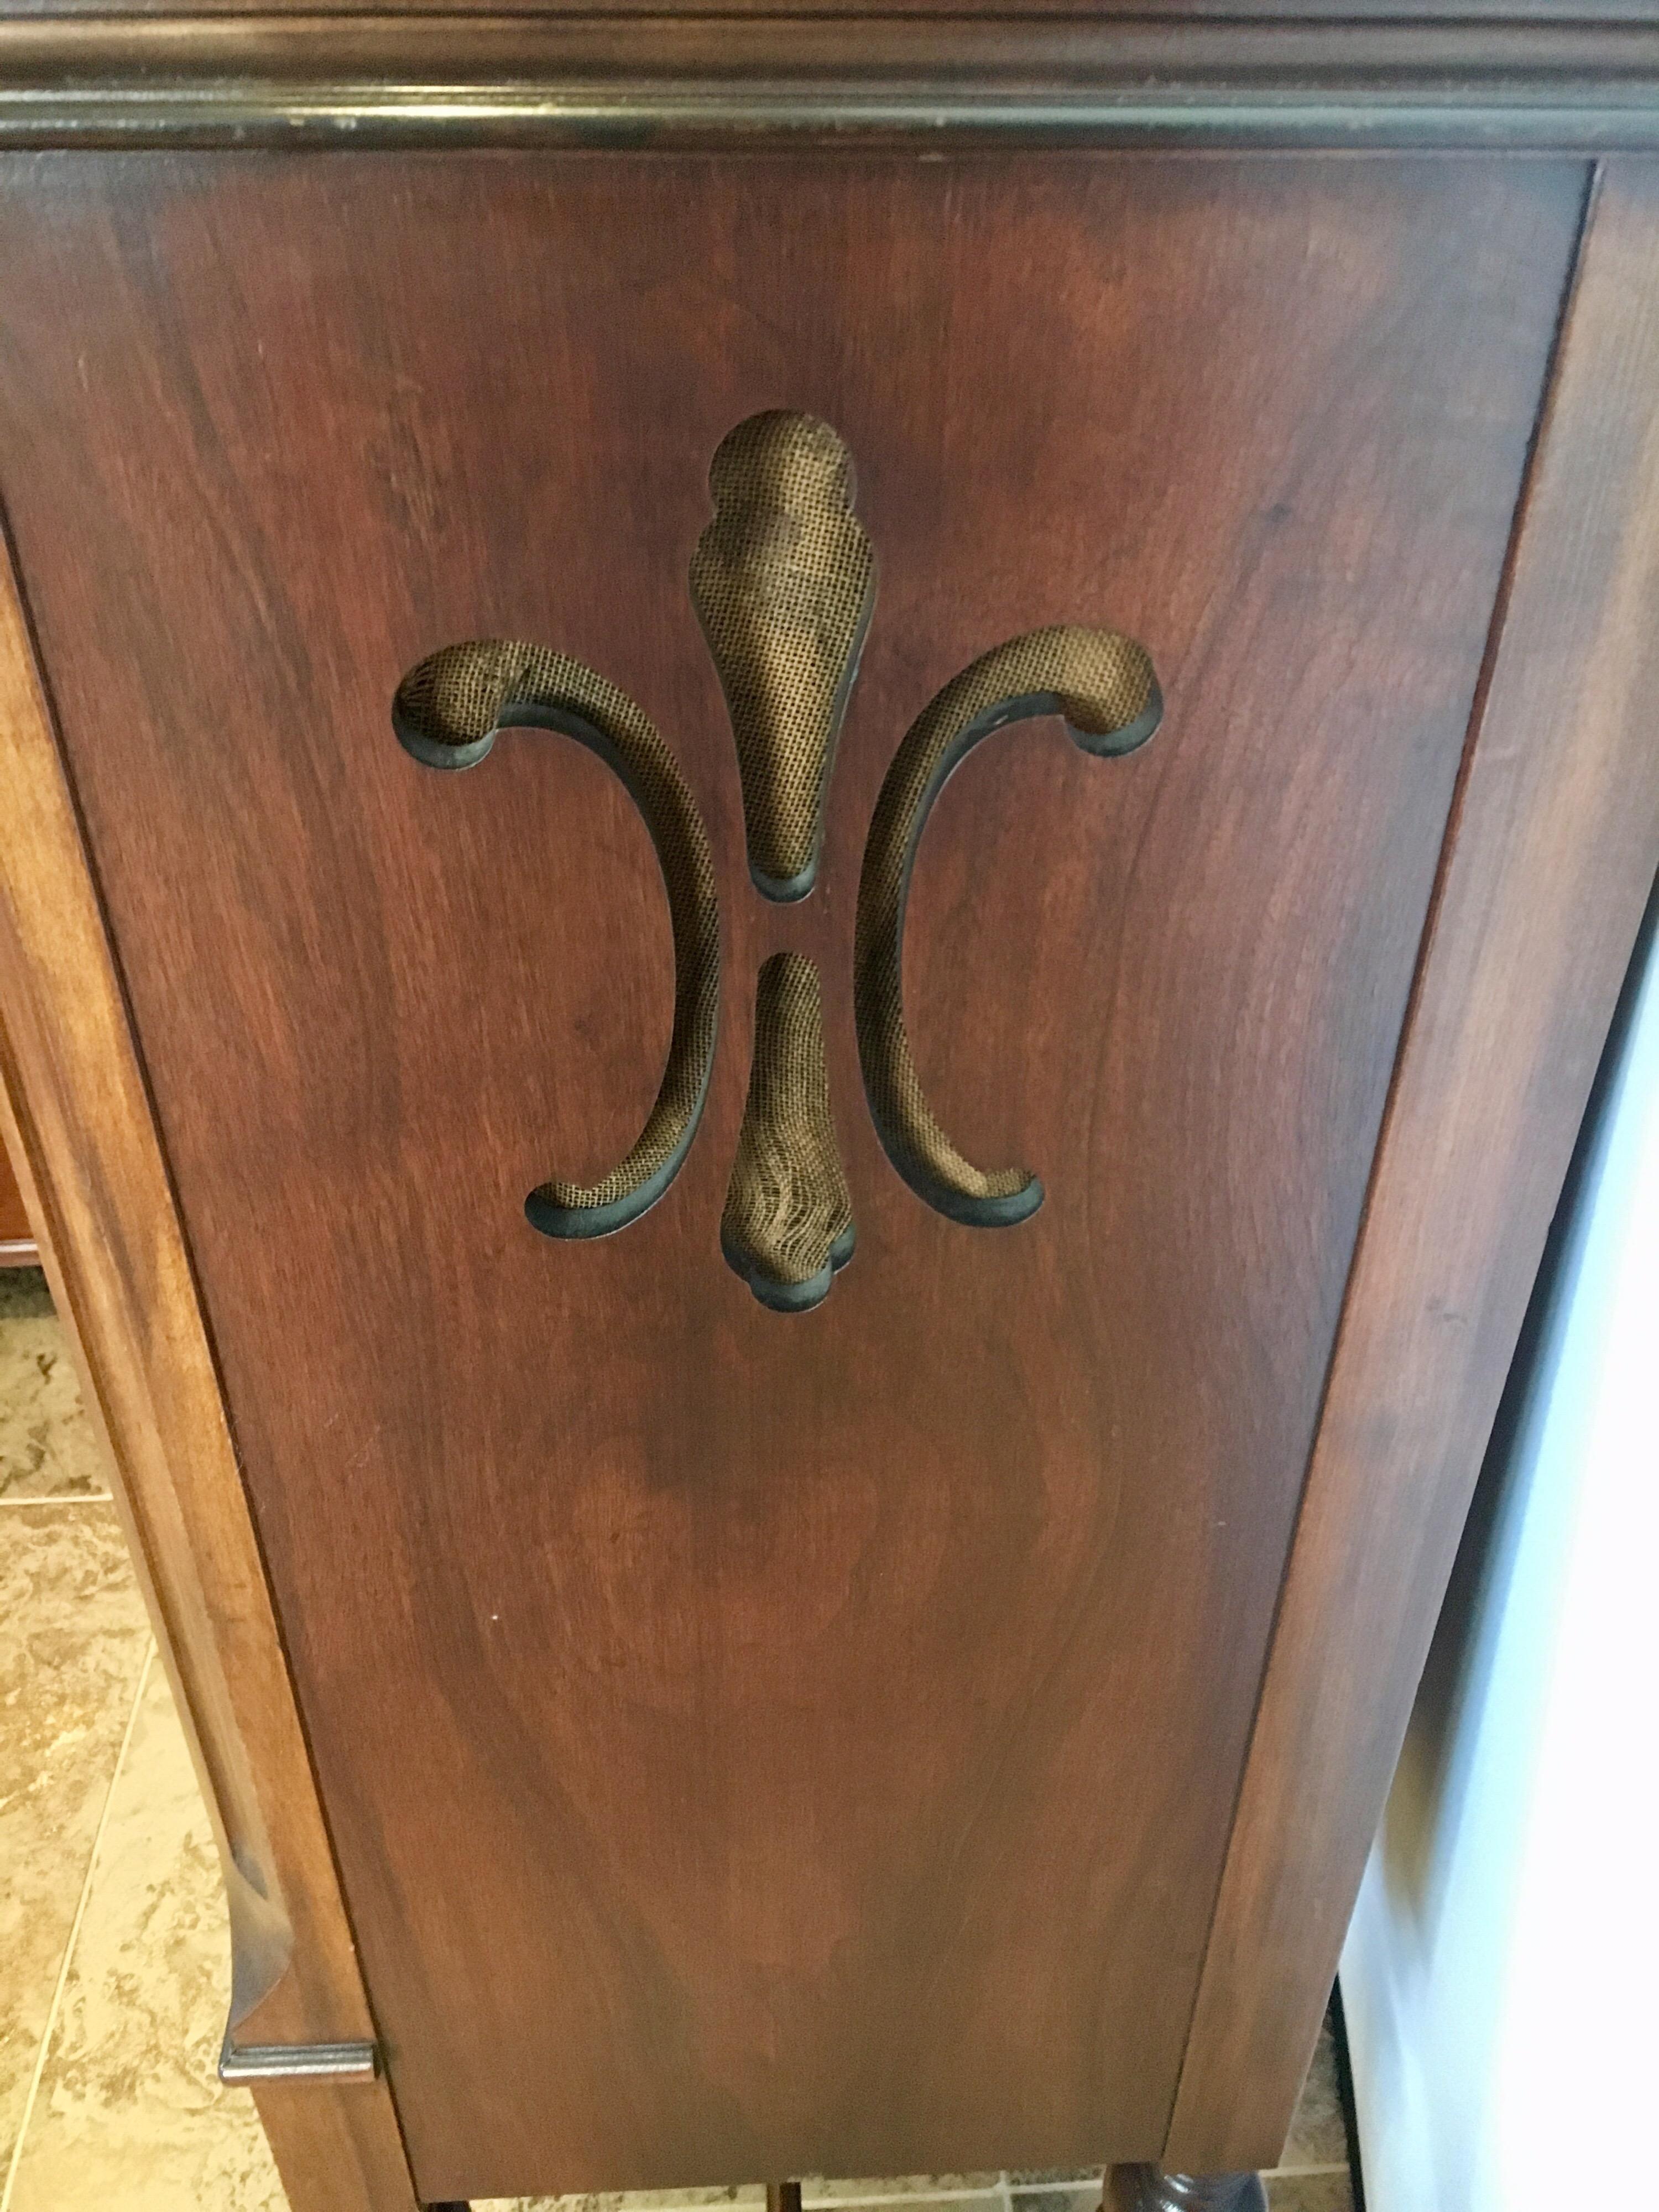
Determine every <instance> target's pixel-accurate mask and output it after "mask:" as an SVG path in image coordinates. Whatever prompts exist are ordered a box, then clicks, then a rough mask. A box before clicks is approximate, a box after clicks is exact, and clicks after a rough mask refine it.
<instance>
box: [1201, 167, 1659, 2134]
mask: <svg viewBox="0 0 1659 2212" xmlns="http://www.w3.org/2000/svg"><path fill="white" fill-rule="evenodd" d="M1656 234H1659V164H1656V163H1640V162H1628V163H1623V164H1620V163H1614V164H1612V165H1610V167H1609V168H1608V170H1607V175H1606V178H1605V180H1604V182H1603V183H1602V185H1601V191H1600V197H1599V201H1598V202H1597V204H1595V210H1594V215H1593V220H1592V221H1591V223H1590V225H1589V229H1588V232H1587V236H1586V240H1585V242H1584V245H1583V251H1582V254H1581V261H1580V274H1579V278H1578V283H1577V293H1576V296H1575V298H1574V300H1573V301H1572V305H1571V311H1570V313H1569V316H1568V318H1567V321H1566V325H1565V335H1564V337H1563V338H1562V341H1561V345H1560V351H1559V360H1558V364H1557V370H1556V374H1555V376H1554V378H1553V385H1552V398H1551V401H1550V404H1549V408H1548V411H1547V417H1546V421H1545V423H1544V427H1543V429H1542V432H1541V438H1540V441H1539V445H1538V449H1537V453H1536V457H1535V461H1534V469H1533V471H1532V476H1531V481H1530V486H1529V489H1528V495H1527V498H1526V501H1525V502H1524V506H1523V510H1522V516H1521V519H1520V521H1519V524H1518V527H1517V532H1516V540H1515V544H1514V548H1513V553H1512V562H1511V568H1510V575H1509V577H1508V579H1507V582H1506V587H1505V592H1504V599H1503V601H1502V603H1501V616H1500V620H1499V623H1498V628H1497V629H1496V632H1495V645H1494V649H1493V652H1492V656H1491V659H1490V661H1489V669H1488V676H1487V680H1486V684H1485V686H1484V690H1483V696H1482V698H1481V701H1480V703H1479V704H1478V706H1477V708H1476V714H1475V718H1474V744H1473V747H1472V750H1471V752H1470V754H1469V757H1468V761H1467V763H1466V768H1465V773H1464V777H1463V781H1462V787H1461V789H1460V793H1459V796H1458V800H1457V804H1456V805H1455V809H1454V812H1453V817H1452V824H1451V829H1450V832H1449V837H1448V842H1447V848H1446V853H1445V856H1444V859H1443V866H1442V875H1441V881H1440V884H1439V887H1438V890H1437V896H1436V902H1435V906H1434V909H1433V911H1432V913H1431V920H1430V926H1429V929H1428V933H1427V934H1426V936H1425V946H1424V954H1423V958H1422V962H1421V964H1420V967H1419V976H1418V981H1417V986H1416V990H1415V994H1414V997H1413V1007H1412V1012H1411V1015H1410V1018H1409V1019H1408V1022H1407V1030H1406V1034H1405V1037H1404V1041H1403V1043H1402V1047H1401V1055H1400V1060H1399V1063H1398V1066H1397V1068H1396V1071H1395V1085H1394V1091H1393V1095H1392V1097H1391V1100H1390V1104H1389V1114H1388V1117H1387V1120H1386V1121H1385V1124H1384V1128H1383V1140H1382V1144H1381V1146H1380V1147H1379V1150H1378V1153H1377V1159H1376V1170H1375V1174H1374V1176H1373V1180H1372V1185H1371V1191H1370V1199H1369V1201H1368V1206H1367V1213H1366V1219H1365V1225H1364V1230H1363V1231H1362V1234H1361V1238H1360V1243H1359V1246H1358V1252H1357V1255H1356V1258H1355V1261H1354V1267H1353V1271H1352V1278H1351V1280H1350V1285H1349V1290H1348V1296H1347V1300H1346V1305H1345V1308H1344V1313H1343V1320H1342V1326H1341V1329H1340V1334H1339V1337H1338V1340H1337V1348H1336V1353H1335V1357H1334V1362H1333V1365H1332V1371H1331V1376H1330V1382H1329V1386H1328V1393H1327V1397H1326V1403H1325V1408H1324V1413H1323V1415H1322V1421H1321V1425H1320V1429H1319V1433H1318V1437H1317V1439H1316V1443H1315V1448H1314V1453H1313V1458H1312V1462H1311V1465H1310V1473H1309V1477H1308V1483H1307V1488H1306V1492H1305V1494H1304V1500H1303V1505H1302V1510H1301V1514H1300V1516H1299V1519H1298V1522H1297V1534H1296V1541H1295V1544H1294V1547H1293V1548H1292V1552H1291V1560H1290V1565H1289V1568H1288V1571H1287V1573H1286V1577H1285V1586H1284V1589H1283V1593H1282V1595H1281V1599H1280V1604H1279V1620H1278V1626H1277V1628H1276V1630H1275V1633H1274V1638H1273V1646H1272V1649H1271V1650H1270V1653H1269V1656H1268V1662H1267V1674H1266V1676H1265V1679H1264V1682H1263V1687H1262V1693H1261V1703H1260V1705H1259V1708H1258V1711H1257V1716H1256V1723H1255V1732H1254V1735H1253V1737H1252V1741H1251V1747H1250V1755H1249V1763H1248V1765H1247V1767H1246V1770H1245V1776H1244V1783H1243V1790H1242V1791H1241V1794H1240V1800H1239V1805H1238V1809H1237V1814H1236V1817H1235V1820H1234V1825H1233V1832H1232V1837H1231V1843H1230V1844H1229V1848H1228V1856H1227V1862H1226V1867H1225V1872H1224V1875H1223V1877H1222V1883H1221V1889H1220V1893H1219V1897H1218V1905H1217V1910H1216V1915H1215V1919H1214V1922H1213V1924H1212V1930H1211V1936H1210V1942H1209V1946H1208V1950H1207V1954H1206V1961H1205V1966H1204V1972H1203V1977H1202V1979H1201V1981H1200V1990H1199V1998H1198V2003H1197V2007H1196V2008H1195V2011H1194V2019H1193V2026H1192V2030H1191V2033H1190V2036H1189V2039H1188V2050H1187V2057H1186V2062H1185V2065H1184V2069H1183V2071H1182V2081H1181V2087H1180V2092H1179V2094H1178V2096H1177V2099H1176V2109H1175V2114H1174V2118H1173V2120H1172V2123H1171V2126H1170V2135H1169V2139H1168V2142H1167V2143H1166V2146H1165V2150H1164V2158H1165V2160H1166V2162H1167V2163H1169V2164H1170V2165H1172V2166H1178V2167H1182V2168H1185V2169H1189V2170H1197V2171H1202V2170H1204V2169H1205V2168H1206V2167H1208V2166H1216V2165H1219V2164H1222V2163H1224V2162H1225V2163H1229V2164H1234V2163H1238V2162H1240V2161H1241V2160H1243V2159H1245V2158H1249V2159H1251V2160H1253V2161H1254V2162H1255V2163H1258V2164H1261V2165H1263V2166H1266V2165H1268V2164H1270V2163H1271V2162H1272V2161H1273V2159H1274V2158H1275V2156H1276V2155H1277V2153H1278V2149H1279V2142H1280V2139H1281V2136H1282V2134H1283V2126H1284V2117H1285V2113H1286V2112H1288V2111H1289V2110H1290V2108H1291V2103H1292V2101H1293V2100H1294V2097H1295V2094H1296V2089H1297V2082H1298V2081H1299V2080H1300V2078H1301V2069H1302V2067H1303V2065H1304V2063H1305V2060H1306V2057H1307V2055H1308V2053H1309V2052H1310V2051H1311V2050H1312V2047H1313V2043H1314V2039H1315V2036H1316V2033H1317V2030H1318V2025H1319V2020H1320V2015H1321V2012H1322V2008H1323V2006H1324V2003H1325V2001H1326V1996H1327V1993H1328V1990H1329V1988H1330V1984H1331V1979H1332V1976H1333V1974H1334V1972H1335V1968H1336V1963H1337V1955H1338V1952H1339V1950H1340V1946H1341V1942H1342V1939H1343V1935H1344V1932H1345V1929H1346V1924H1347V1919H1348V1915H1349V1911H1350V1910H1351V1908H1352V1901H1353V1898H1354V1894H1355V1892H1356V1890H1357V1888H1358V1883H1359V1879H1360V1875H1361V1872H1362V1870H1363V1869H1364V1862H1365V1857H1366V1853H1367V1851H1368V1850H1369V1849H1370V1843H1371V1838H1372V1837H1373V1836H1374V1834H1375V1833H1376V1825H1377V1822H1378V1820H1379V1819H1380V1818H1381V1815H1382V1812H1383V1802H1384V1799H1385V1797H1386V1795H1387V1791H1388V1787H1389V1779H1390V1777H1391V1775H1392V1773H1393V1771H1394V1765H1395V1759H1396V1758H1397V1756H1398V1754H1399V1749H1400V1744H1401V1738H1402V1736H1403V1735H1404V1732H1405V1727H1406V1722H1407V1717H1408V1714H1409V1711H1410V1708H1411V1702H1412V1698H1413V1693H1414V1690H1415V1686H1416V1684H1417V1681H1418V1680H1419V1676H1420V1674H1421V1672H1422V1668H1423V1663H1424V1660H1425V1656H1426V1654H1427V1650H1428V1646H1429V1638H1430V1636H1431V1632H1432V1630H1433V1627H1434V1622H1435V1616H1436V1613H1437V1611H1438V1608H1439V1606H1440V1602H1441V1598H1442V1595H1443V1592H1444V1589H1445V1586H1446V1582H1447V1579H1448V1577H1449V1573H1450V1570H1451V1564H1452V1559H1453V1555H1454V1553H1455V1549H1456V1546H1457V1541H1458V1537H1459V1534H1460V1533H1461V1531H1462V1526H1463V1522H1464V1518H1465V1516H1466V1514H1467V1512H1468V1504H1469V1498H1470V1496H1471V1494H1472V1492H1473V1490H1474V1480H1475V1476H1476V1474H1478V1472H1479V1469H1480V1460H1481V1455H1482V1452H1483V1450H1484V1449H1485V1446H1486V1438H1487V1436H1488V1434H1489V1432H1490V1430H1491V1426H1492V1419H1493V1416H1494V1414H1495V1413H1496V1410H1497V1406H1498V1395H1499V1393H1500V1392H1501V1390H1502V1389H1503V1385H1504V1378H1505V1376H1506V1374H1507V1372H1508V1369H1509V1364H1510V1358H1511V1357H1512V1355H1513V1352H1514V1348H1515V1344H1516V1338H1517V1336H1518V1334H1519V1331H1520V1327H1521V1322H1522V1315H1523V1313H1524V1310H1525V1308H1526V1304H1527V1300H1528V1295H1529V1293H1530V1291H1531V1287H1532V1284H1533V1280H1534V1276H1535V1274H1536V1272H1537V1267H1538V1263H1539V1260H1540V1257H1541V1254H1542V1250H1543V1246H1544V1240H1545V1237H1546V1234H1547V1231H1548V1228H1549V1225H1550V1220H1551V1218H1552V1215H1553V1211H1554V1208H1555V1206H1556V1203H1557V1200H1558V1198H1559V1193H1560V1190H1561V1186H1562V1182H1563V1179H1564V1177H1565V1173H1566V1169H1567V1164H1568V1160H1569V1158H1570V1157H1571V1151H1572V1146H1573V1143H1574V1141H1575V1139H1576V1137H1577V1132H1578V1128H1579V1125H1580V1121H1581V1120H1582V1117H1583V1112H1584V1108H1585V1103H1586V1101H1587V1099H1588V1097H1589V1089H1590V1084H1591V1081H1592V1079H1593V1077H1594V1075H1595V1067H1596V1063H1597V1060H1598V1057H1599V1055H1600V1054H1601V1048H1602V1044H1603V1041H1604V1039H1605V1037H1606V1036H1607V1027H1608V1024H1609V1022H1610V1020H1611V1018H1612V1015H1613V1007H1614V1005H1615V1002H1616V1000H1617V998H1618V994H1619V991H1620V986H1621V984H1622V982H1623V980H1624V976H1625V972H1626V966H1627V964H1628V963H1629V960H1630V957H1631V952H1632V946H1633V945H1634V943H1635V940H1636V936H1637V932H1638V927H1639V926H1640V922H1641V919H1642V915H1643V913H1644V908H1645V906H1646V903H1647V900H1648V896H1649V893H1650V888H1651V886H1652V884H1653V881H1654V875H1655V869H1656V866H1659V753H1656V750H1655V747H1654V744H1653V742H1652V714H1651V706H1650V702H1651V700H1652V698H1653V696H1654V690H1655V686H1656V684H1659V624H1656V623H1655V621H1654V618H1653V617H1654V609H1655V608H1656V606H1659V280H1656V274H1655V264H1654V240H1655V237H1656Z"/></svg>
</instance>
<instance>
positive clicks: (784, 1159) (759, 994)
mask: <svg viewBox="0 0 1659 2212" xmlns="http://www.w3.org/2000/svg"><path fill="white" fill-rule="evenodd" d="M852 1225H853V1199H852V1194H851V1192H850V1191H849V1190H848V1187H847V1175H846V1170H844V1169H843V1168H842V1163H841V1154H840V1152H838V1151H837V1149H836V1128H835V1123H834V1121H832V1120H831V1118H830V1114H829V1075H828V1073H827V1072H826V1070H825V1066H824V1057H823V999H822V996H821V994H820V992H819V987H818V971H817V968H816V967H815V966H814V965H813V963H811V961H810V960H807V959H805V958H803V957H802V956H801V955H800V954H799V953H798V952H775V953H774V954H773V956H772V957H771V958H770V959H769V961H767V963H765V965H764V966H763V968H762V969H761V971H760V975H759V977H758V979H757V983H756V987H755V1058H754V1063H753V1066H752V1067H751V1069H750V1077H749V1103H748V1104H747V1106H746V1107H745V1108H744V1116H743V1127H742V1129H741V1131H740V1132H739V1133H738V1153H737V1158H736V1159H735V1160H734V1161H733V1162H732V1180H731V1182H730V1183H729V1185H728V1186H727V1188H726V1210H725V1212H724V1213H723V1214H722V1215H721V1217H720V1240H721V1243H723V1244H724V1245H725V1247H726V1251H727V1254H728V1255H729V1256H731V1257H732V1259H733V1261H736V1262H738V1263H739V1264H741V1265H742V1266H743V1267H745V1268H747V1269H750V1270H752V1271H753V1272H754V1273H757V1274H761V1275H764V1276H766V1277H767V1278H768V1279H769V1280H770V1281H772V1282H775V1283H806V1282H810V1281H811V1279H813V1277H814V1276H817V1275H821V1274H823V1272H824V1270H825V1269H826V1268H827V1267H829V1265H830V1262H831V1257H832V1253H833V1250H834V1248H835V1247H836V1246H837V1244H839V1243H841V1242H842V1240H843V1239H844V1238H845V1237H846V1235H847V1232H848V1230H849V1229H850V1228H851V1227H852Z"/></svg>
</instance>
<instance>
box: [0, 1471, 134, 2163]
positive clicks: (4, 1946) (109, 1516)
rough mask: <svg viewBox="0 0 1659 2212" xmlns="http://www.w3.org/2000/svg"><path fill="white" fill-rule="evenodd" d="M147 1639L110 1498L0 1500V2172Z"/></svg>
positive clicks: (42, 2030) (30, 2075)
mask: <svg viewBox="0 0 1659 2212" xmlns="http://www.w3.org/2000/svg"><path fill="white" fill-rule="evenodd" d="M148 1649H149V1624H148V1623H147V1622H146V1620H145V1619H144V1608H143V1602H142V1601H141V1600H140V1598H139V1595H138V1590H137V1584H136V1583H134V1581H133V1578H132V1570H131V1565H129V1563H128V1559H127V1553H126V1546H125V1544H124V1543H123V1541H122V1540H121V1531H120V1528H119V1527H118V1524H117V1522H116V1518H115V1509H114V1508H113V1506H112V1505H109V1504H75V1505H66V1504H32V1505H15V1506H9V1507H7V1509H6V1510H4V1511H3V1512H0V1867H3V1869H5V1880H4V1882H3V1884H0V2181H3V2178H4V2175H5V2172H6V2169H7V2167H8V2166H9V2163H10V2160H11V2154H12V2150H13V2148H14V2146H15V2140H16V2134H17V2130H18V2127H19V2124H21V2119H22V2115H23V2108H24V2105H25V2103H26V2102H27V2097H28V2089H29V2083H30V2081H31V2080H32V2079H33V2074H34V2067H35V2061H36V2058H37V2057H38V2056H39V2053H40V2039H41V2037H42V2035H43V2034H44V2033H46V2021H47V2018H48V2015H49V2014H50V2011H51V2008H52V1992H53V1990H55V1989H56V1988H57V1986H58V1973H59V1971H60V1969H61V1967H62V1965H63V1960H64V1947H65V1946H66V1944H67V1943H68V1942H69V1936H70V1929H71V1927H72V1926H73V1924H74V1921H75V1914H76V1906H77V1905H78V1904H79V1902H80V1898H81V1890H82V1883H83V1881H84V1880H85V1876H86V1871H87V1866H88V1861H89V1860H90V1858H91V1857H92V1846H93V1841H94V1837H95V1836H96V1834H97V1832H98V1822H99V1818H100V1814H102V1812H103V1809H104V1803H105V1800H106V1796H108V1794H109V1788H110V1784H111V1781H112V1778H113V1776H114V1773H115V1765H116V1759H117V1758H118V1754H119V1752H120V1748H121V1740H122V1737H123V1736H124V1735H125V1732H126V1727H127V1723H128V1720H129V1718H130V1717H131V1712H132V1700H133V1696H134V1693H135V1692H136V1691H137V1686H138V1678H139V1675H140V1674H141V1673H142V1672H143V1664H144V1654H145V1652H146V1651H147V1650H148Z"/></svg>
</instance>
